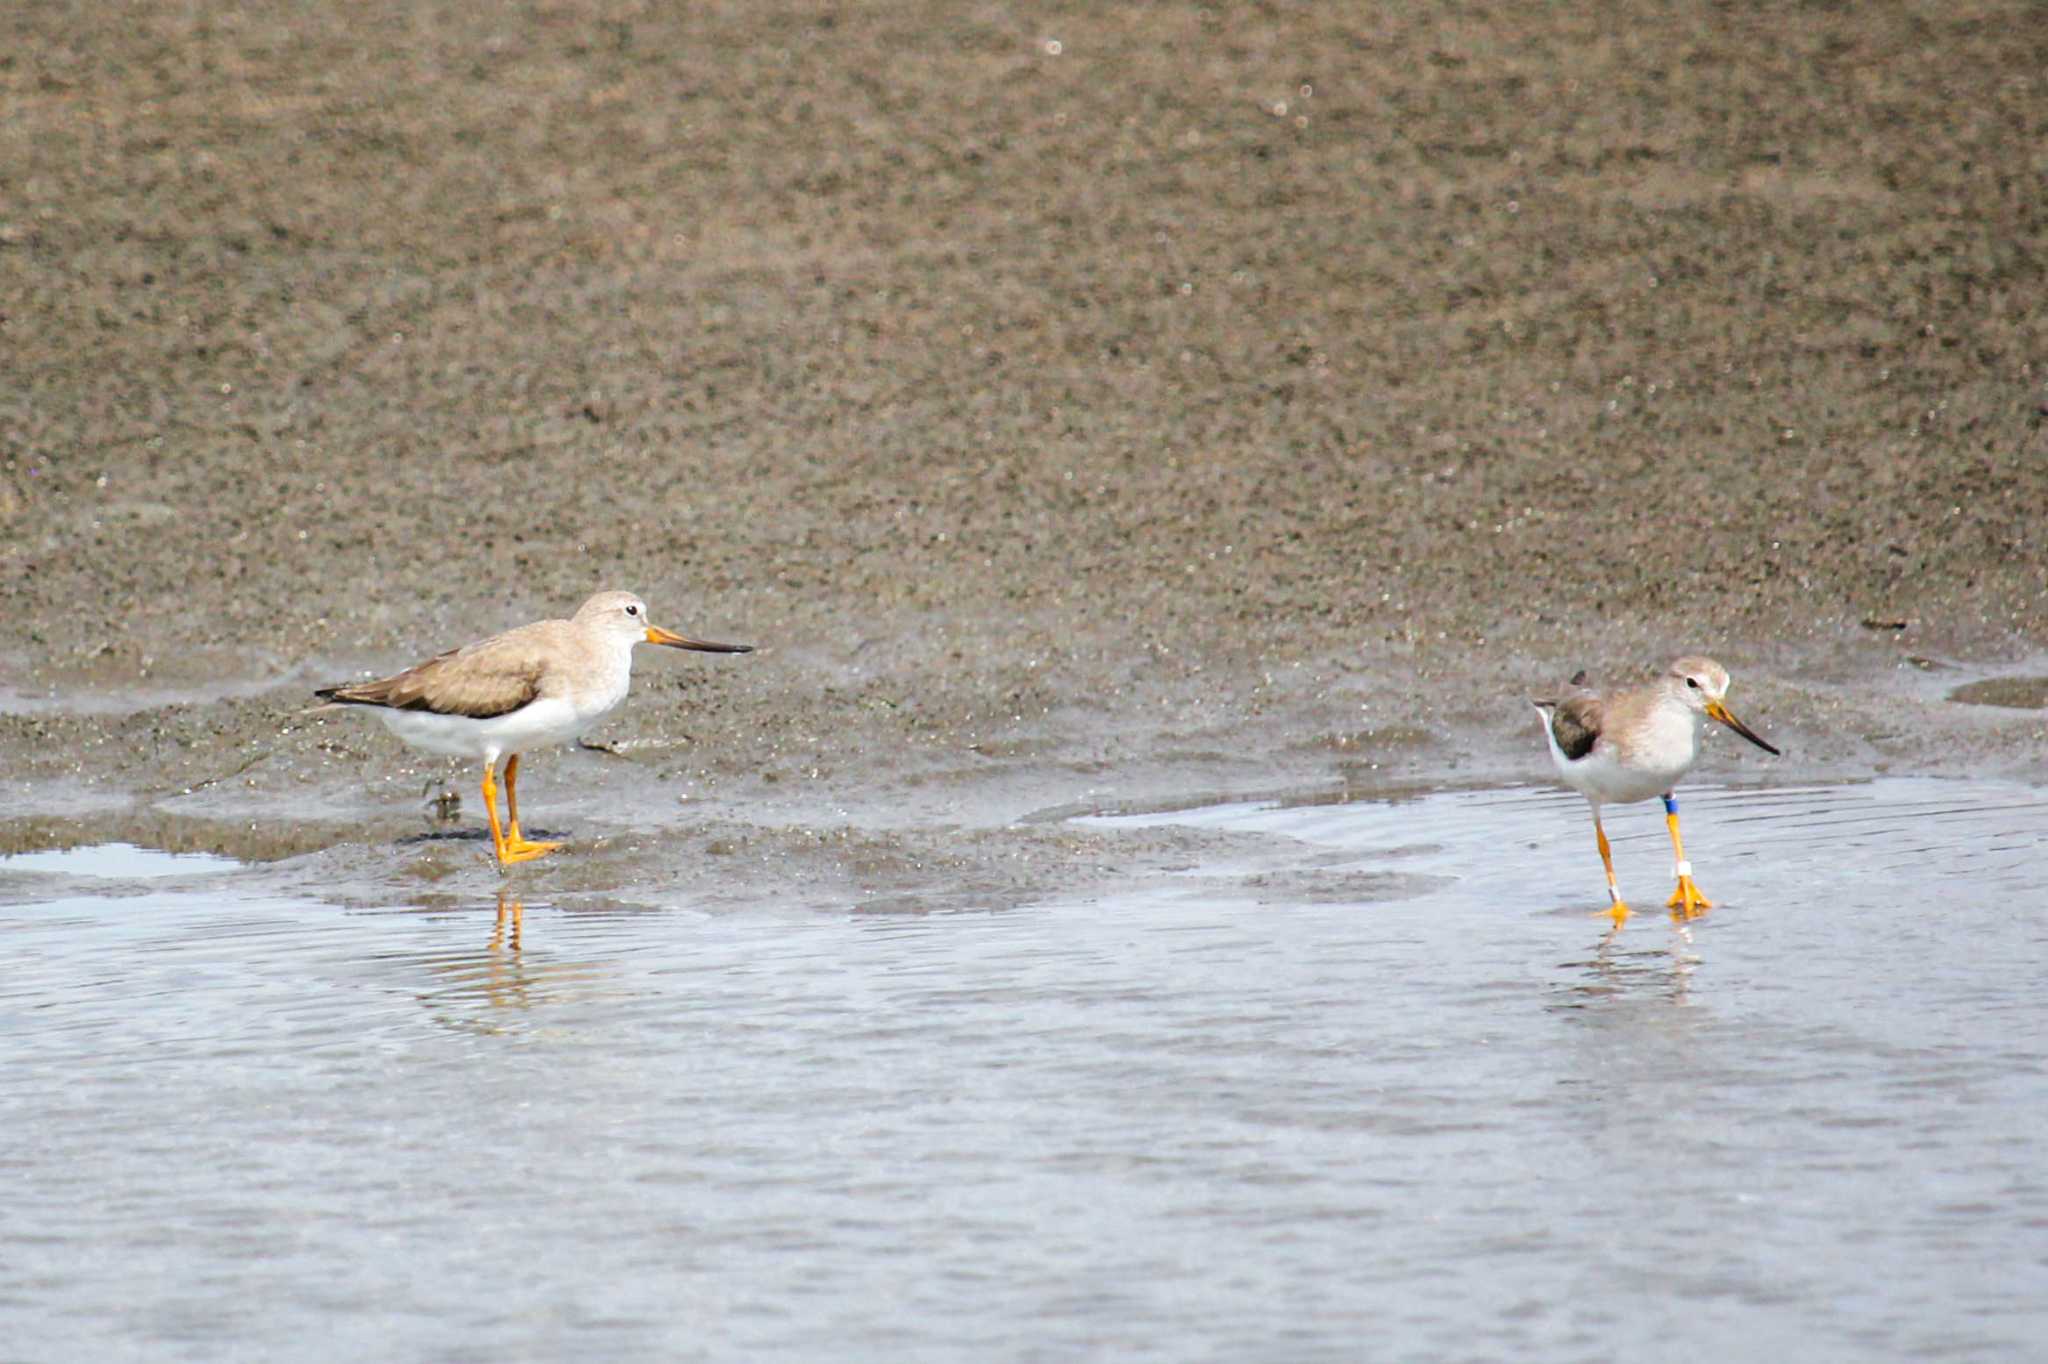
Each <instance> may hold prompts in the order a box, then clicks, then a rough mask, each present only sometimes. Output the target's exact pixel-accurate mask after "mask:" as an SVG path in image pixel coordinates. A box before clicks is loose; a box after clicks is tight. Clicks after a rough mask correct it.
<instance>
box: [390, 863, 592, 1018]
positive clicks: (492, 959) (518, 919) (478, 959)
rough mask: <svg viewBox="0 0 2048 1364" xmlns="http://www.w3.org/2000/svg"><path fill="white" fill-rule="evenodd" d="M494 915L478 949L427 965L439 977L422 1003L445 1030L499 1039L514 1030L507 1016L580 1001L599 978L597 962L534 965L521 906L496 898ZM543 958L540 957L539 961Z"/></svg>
mask: <svg viewBox="0 0 2048 1364" xmlns="http://www.w3.org/2000/svg"><path fill="white" fill-rule="evenodd" d="M497 908H498V912H497V916H496V918H495V919H494V920H493V921H492V924H491V933H490V937H489V938H488V939H487V940H486V941H485V943H484V946H483V949H482V950H481V951H478V950H476V949H474V948H472V949H469V950H467V951H456V952H449V953H446V954H443V955H439V956H437V957H436V958H435V960H434V961H433V962H432V964H431V968H430V969H431V970H432V971H433V973H434V974H435V975H436V976H438V977H440V984H439V986H438V988H436V989H434V990H432V991H431V992H429V993H428V995H427V996H426V997H425V1002H426V1003H427V1004H428V1006H429V1007H431V1008H432V1009H433V1010H434V1011H435V1012H436V1013H437V1014H438V1015H439V1016H440V1020H441V1022H443V1023H445V1024H446V1025H448V1026H449V1027H452V1028H458V1029H461V1030H463V1031H466V1032H480V1033H500V1032H506V1031H509V1030H510V1029H511V1028H512V1027H513V1026H516V1025H515V1024H514V1023H513V1021H512V1020H511V1018H510V1017H508V1015H511V1014H515V1013H524V1012H526V1011H527V1010H530V1009H534V1008H538V1007H539V1006H541V1005H545V1004H554V1003H559V1002H561V1001H563V1000H566V999H571V998H578V997H584V996H587V995H588V994H589V989H588V987H589V986H590V985H591V984H592V982H594V981H596V980H597V979H598V978H599V977H601V976H602V975H603V974H604V968H603V966H602V964H600V963H597V962H549V961H541V962H535V961H532V960H531V959H529V958H528V957H527V956H526V953H525V948H524V942H523V939H524V936H525V928H526V906H525V905H524V904H523V903H522V902H521V901H520V900H519V898H518V897H517V896H516V895H514V894H512V893H511V892H510V891H507V890H501V891H499V892H498V907H497ZM545 955H546V954H545V953H544V954H543V957H545Z"/></svg>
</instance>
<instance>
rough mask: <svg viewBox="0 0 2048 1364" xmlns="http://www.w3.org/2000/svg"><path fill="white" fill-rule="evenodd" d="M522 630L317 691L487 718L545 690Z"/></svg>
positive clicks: (360, 701) (359, 701) (349, 700)
mask: <svg viewBox="0 0 2048 1364" xmlns="http://www.w3.org/2000/svg"><path fill="white" fill-rule="evenodd" d="M518 635H519V632H517V631H515V632H513V633H512V634H510V635H500V636H498V637H497V638H496V639H487V640H484V641H483V642H482V643H479V644H470V645H466V646H464V647H463V648H460V649H450V650H449V651H448V652H447V653H445V654H436V655H435V656H434V657H432V658H430V659H428V660H427V661H426V662H424V663H422V664H420V665H418V666H417V667H413V668H407V669H406V670H405V671H404V672H402V673H399V674H397V675H396V676H394V677H385V678H380V679H378V680H377V681H375V682H345V683H342V684H341V685H339V686H333V687H322V688H321V689H320V690H318V691H316V692H314V693H313V694H314V695H315V696H317V697H319V698H320V699H321V700H323V701H338V702H341V703H342V704H344V705H351V706H388V707H390V708H391V709H393V710H424V711H430V712H432V713H433V714H435V715H466V716H468V717H469V718H470V719H472V720H488V719H490V718H491V717H492V716H495V715H506V714H510V713H511V712H512V711H515V710H518V709H519V708H520V707H521V706H523V705H526V704H527V703H528V702H530V701H532V700H533V699H534V698H535V697H537V696H539V695H540V676H541V660H540V658H538V657H537V656H535V651H534V650H533V649H532V648H531V646H530V645H529V643H528V641H526V640H523V639H520V638H518Z"/></svg>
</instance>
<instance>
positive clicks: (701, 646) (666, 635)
mask: <svg viewBox="0 0 2048 1364" xmlns="http://www.w3.org/2000/svg"><path fill="white" fill-rule="evenodd" d="M647 642H648V643H649V644H666V645H667V646H668V647H669V648H671V649H695V650H697V651H699V652H700V653H707V654H750V653H752V652H754V646H753V645H751V644H716V643H713V642H712V641H711V640H708V639H691V638H689V637H688V636H687V635H678V634H674V633H672V632H670V631H668V630H664V629H662V628H661V627H660V626H658V625H650V626H648V627H647ZM1751 737H1752V738H1754V737H1755V736H1754V735H1752V736H1751ZM1757 742H1758V743H1762V742H1763V741H1762V740H1761V739H1759V740H1757Z"/></svg>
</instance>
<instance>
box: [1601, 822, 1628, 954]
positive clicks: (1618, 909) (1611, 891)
mask: <svg viewBox="0 0 2048 1364" xmlns="http://www.w3.org/2000/svg"><path fill="white" fill-rule="evenodd" d="M1593 837H1595V838H1597V839H1599V840H1600V865H1602V866H1603V867H1606V868H1607V899H1608V901H1609V902H1610V903H1609V904H1608V907H1607V912H1608V914H1609V915H1611V916H1612V917H1613V919H1614V926H1615V927H1616V928H1620V927H1621V926H1622V924H1624V923H1626V922H1627V921H1628V905H1627V903H1626V902H1624V901H1623V900H1622V898H1621V883H1620V882H1619V881H1617V880H1615V879H1614V849H1612V848H1610V847H1608V846H1607V830H1605V829H1603V828H1601V827H1600V807H1599V806H1597V805H1595V806H1594V807H1593Z"/></svg>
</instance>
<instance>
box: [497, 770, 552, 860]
mask: <svg viewBox="0 0 2048 1364" xmlns="http://www.w3.org/2000/svg"><path fill="white" fill-rule="evenodd" d="M505 813H506V816H507V817H508V818H509V820H510V821H511V825H512V827H511V828H510V829H509V830H508V831H507V832H506V834H505V851H506V853H509V854H510V857H509V860H510V861H513V862H525V861H528V860H530V859H532V858H535V857H545V856H546V855H547V854H549V853H551V852H553V851H554V850H555V849H557V848H559V847H561V846H562V845H561V844H559V843H529V842H528V841H527V840H526V837H525V835H523V834H521V833H520V832H519V755H518V754H517V753H514V754H513V755H512V756H511V757H510V758H508V759H507V760H506V762H505Z"/></svg>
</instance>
